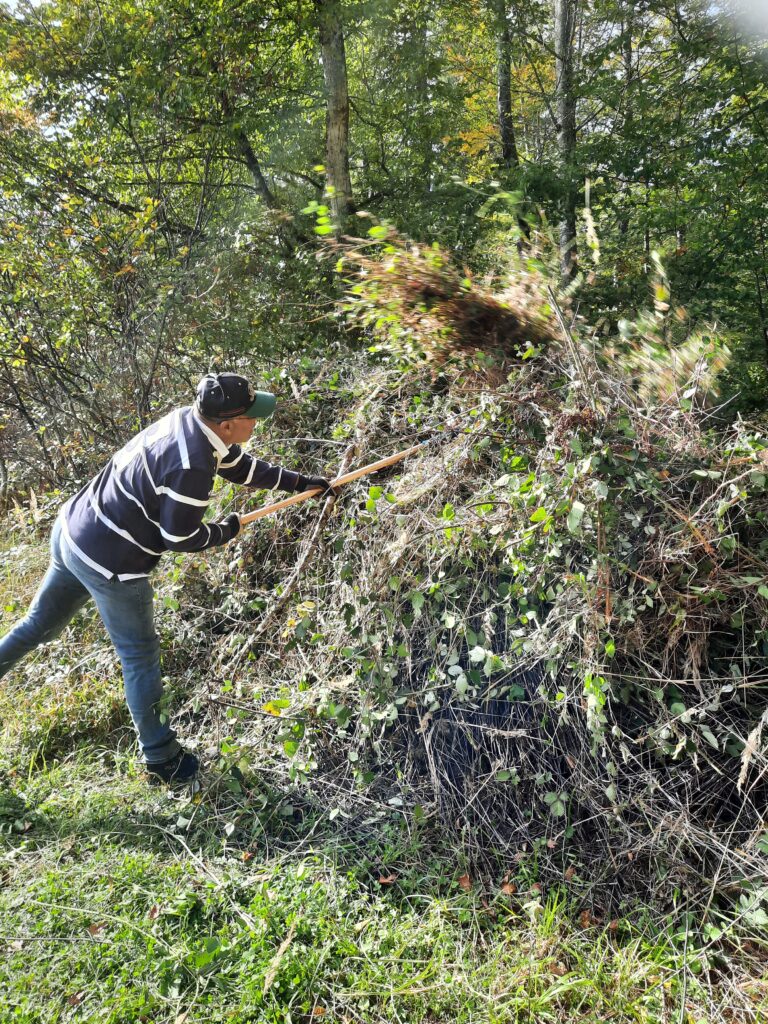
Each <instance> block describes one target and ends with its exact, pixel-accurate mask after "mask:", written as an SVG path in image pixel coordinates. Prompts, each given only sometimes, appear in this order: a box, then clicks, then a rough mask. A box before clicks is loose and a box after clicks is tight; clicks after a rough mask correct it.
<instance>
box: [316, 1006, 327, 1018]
mask: <svg viewBox="0 0 768 1024" xmlns="http://www.w3.org/2000/svg"><path fill="white" fill-rule="evenodd" d="M326 1012H327V1011H326V1009H325V1007H324V1006H316V1007H315V1008H314V1010H313V1011H312V1016H313V1017H324V1016H325V1014H326Z"/></svg>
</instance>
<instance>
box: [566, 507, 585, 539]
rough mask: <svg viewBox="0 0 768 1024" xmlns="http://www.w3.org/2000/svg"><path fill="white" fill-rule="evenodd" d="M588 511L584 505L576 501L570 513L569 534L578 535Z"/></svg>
mask: <svg viewBox="0 0 768 1024" xmlns="http://www.w3.org/2000/svg"><path fill="white" fill-rule="evenodd" d="M585 511H586V509H585V507H584V505H583V504H582V502H580V501H574V503H573V504H572V505H571V511H570V512H569V513H568V532H569V533H576V531H577V530H578V528H579V526H580V525H581V520H582V519H583V518H584V512H585Z"/></svg>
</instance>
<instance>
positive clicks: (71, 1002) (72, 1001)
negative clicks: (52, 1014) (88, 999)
mask: <svg viewBox="0 0 768 1024" xmlns="http://www.w3.org/2000/svg"><path fill="white" fill-rule="evenodd" d="M84 999H85V992H84V991H83V992H75V994H74V995H73V996H69V998H68V999H67V1005H68V1006H79V1005H80V1003H82V1001H83V1000H84Z"/></svg>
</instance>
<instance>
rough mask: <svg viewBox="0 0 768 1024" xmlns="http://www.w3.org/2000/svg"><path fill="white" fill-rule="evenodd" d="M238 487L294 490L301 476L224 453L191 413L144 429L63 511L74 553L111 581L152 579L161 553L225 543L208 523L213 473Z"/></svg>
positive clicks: (226, 534) (225, 535)
mask: <svg viewBox="0 0 768 1024" xmlns="http://www.w3.org/2000/svg"><path fill="white" fill-rule="evenodd" d="M217 474H218V475H219V476H222V477H224V478H225V479H226V480H231V481H232V482H233V483H236V484H245V485H249V486H251V487H265V488H269V489H273V488H275V487H279V488H280V489H281V490H286V491H295V490H297V489H300V481H301V476H300V474H299V473H295V472H293V471H291V470H287V469H282V468H281V467H280V466H272V465H270V464H269V463H268V462H263V461H261V460H260V459H254V458H252V457H251V456H250V455H247V454H246V453H245V452H244V451H242V450H241V448H240V446H239V445H237V444H234V445H232V446H231V447H229V448H228V447H227V446H226V445H225V444H224V442H223V441H222V440H221V439H220V438H219V437H217V435H216V434H215V433H214V432H213V431H212V430H211V429H210V428H209V427H208V426H207V425H206V424H205V423H203V421H202V420H201V419H200V417H199V416H198V415H197V413H196V411H195V410H194V408H192V407H188V408H184V409H176V410H174V412H172V413H169V414H168V415H167V416H164V417H163V418H162V419H161V420H158V421H157V423H153V424H152V426H150V427H147V429H146V430H143V431H142V432H141V433H140V434H137V435H136V437H134V438H133V439H132V440H131V441H129V442H128V444H127V445H125V447H124V448H121V449H120V451H119V452H117V453H116V454H115V455H113V456H112V458H111V459H110V460H109V462H108V463H107V465H106V466H105V467H104V468H103V469H102V470H101V472H100V473H99V474H98V475H97V476H96V477H94V479H93V480H92V481H91V482H90V483H89V484H88V485H87V486H85V487H84V488H83V489H82V490H81V491H80V492H79V493H78V494H76V495H75V496H74V497H73V498H70V500H69V501H68V502H67V503H66V505H65V506H64V509H63V517H62V518H63V528H64V535H65V537H66V539H67V541H68V543H69V545H70V546H71V548H72V550H73V551H74V552H75V554H76V555H77V556H78V557H79V558H81V559H82V560H83V561H84V562H85V563H86V564H87V565H89V566H90V567H91V568H92V569H96V570H97V572H100V573H102V575H104V576H106V577H107V578H110V579H111V578H112V577H114V576H116V577H117V578H118V579H119V580H129V579H135V578H137V577H140V576H147V575H148V574H149V572H150V571H151V570H152V569H153V568H154V567H155V566H156V565H157V563H158V561H159V559H160V555H161V554H162V553H163V552H164V551H202V550H203V549H205V548H210V547H215V546H216V545H219V544H226V542H227V541H228V540H231V539H232V537H231V528H230V527H229V526H228V525H224V524H219V523H204V522H203V516H204V514H205V510H206V508H207V507H208V505H209V504H210V500H211V497H210V495H211V489H212V487H213V480H214V477H215V476H216V475H217Z"/></svg>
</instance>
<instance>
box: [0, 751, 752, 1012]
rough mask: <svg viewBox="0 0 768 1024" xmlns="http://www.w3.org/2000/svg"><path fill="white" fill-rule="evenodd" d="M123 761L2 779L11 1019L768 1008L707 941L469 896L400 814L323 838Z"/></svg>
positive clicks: (476, 888) (565, 908) (550, 907)
mask: <svg viewBox="0 0 768 1024" xmlns="http://www.w3.org/2000/svg"><path fill="white" fill-rule="evenodd" d="M117 762H118V763H117V764H115V757H114V756H113V755H112V754H111V753H110V752H109V751H107V750H102V751H97V752H94V753H91V754H86V753H85V752H84V751H82V750H80V751H74V752H72V754H71V755H70V756H69V757H68V758H66V759H65V760H63V761H62V762H61V763H59V764H56V765H49V766H48V768H47V769H40V770H36V771H33V772H31V773H29V774H28V776H27V777H26V778H23V779H22V778H19V777H18V776H17V777H15V778H8V777H6V780H5V783H4V786H3V789H2V795H0V828H2V832H3V835H2V859H1V860H0V873H1V877H2V880H3V881H2V891H1V892H0V920H2V936H1V937H0V943H1V944H2V946H3V947H4V948H3V950H2V953H3V955H2V958H0V992H4V993H5V996H4V1003H3V1006H2V1008H0V1020H1V1021H3V1022H5V1021H23V1022H25V1024H26V1022H29V1024H32V1022H34V1024H38V1022H39V1024H49V1022H51V1024H52V1022H59V1021H69V1020H77V1021H105V1022H107V1021H108V1022H114V1024H118V1022H121V1024H122V1022H126V1021H153V1022H157V1024H159V1022H169V1024H175V1022H178V1021H179V1020H180V1019H181V1020H183V1021H188V1022H189V1024H192V1022H196V1021H199V1022H209V1021H229V1022H246V1021H254V1022H255V1021H264V1022H288V1021H293V1022H299V1021H311V1020H320V1019H322V1020H325V1021H334V1022H343V1021H393V1022H397V1021H408V1022H417V1021H425V1022H435V1021H446V1022H448V1021H456V1022H467V1024H469V1022H488V1024H502V1022H507V1021H519V1022H530V1024H533V1022H534V1021H535V1022H549V1021H570V1020H578V1021H584V1022H592V1021H594V1022H598V1021H605V1020H611V1021H628V1022H629V1021H632V1022H642V1024H644V1022H656V1021H659V1022H661V1021H666V1020H676V1021H677V1020H680V1021H686V1022H699V1021H702V1022H703V1021H710V1020H713V1019H716V1017H717V1015H722V1019H724V1020H747V1019H754V1020H760V1019H763V1016H761V1015H764V1014H765V1013H766V1012H768V1001H766V985H765V983H764V982H762V981H759V980H756V981H754V982H751V983H747V982H745V981H744V980H743V979H742V982H741V990H740V992H739V999H740V1001H741V1004H742V1005H741V1006H740V1007H736V1006H733V1005H732V998H733V997H732V993H733V991H734V989H733V987H732V986H728V987H726V988H724V987H723V986H722V984H721V983H720V987H719V988H718V983H714V984H713V979H714V978H716V977H717V971H716V970H715V969H714V967H710V968H708V969H707V970H705V971H702V964H703V962H704V960H703V957H702V956H701V955H700V954H698V953H696V951H695V949H694V948H693V943H689V945H688V948H687V949H686V947H685V944H684V943H683V942H681V941H680V940H679V937H678V938H677V939H676V938H675V937H674V935H672V934H670V933H664V932H658V931H657V932H656V933H655V934H653V933H652V931H651V930H650V929H649V928H648V927H647V926H646V928H645V930H642V929H641V928H640V926H639V923H638V924H633V923H632V920H631V919H630V920H625V921H622V923H621V925H620V926H618V927H617V925H616V924H615V923H614V924H613V925H611V926H597V925H594V924H592V923H591V922H589V923H588V927H586V928H582V927H580V925H579V922H578V916H577V914H576V913H575V909H576V906H577V903H576V902H574V901H572V900H571V899H570V898H569V896H568V894H567V892H566V891H565V887H564V889H563V890H562V891H558V892H553V893H550V894H549V895H542V894H539V893H537V892H536V891H535V890H534V891H531V892H529V893H526V894H522V895H519V896H514V897H510V896H508V895H505V894H503V893H501V892H500V891H497V892H496V893H494V892H493V890H492V888H486V889H485V890H484V889H483V887H482V886H481V885H480V884H479V883H473V885H472V888H471V889H470V890H467V889H465V887H464V886H465V885H466V884H467V883H466V880H463V882H462V875H463V874H464V866H463V865H459V864H456V863H455V862H454V861H453V860H452V855H451V852H450V850H449V849H442V850H441V849H440V846H439V842H438V841H437V840H435V837H434V836H433V837H429V838H430V841H429V842H427V837H418V836H414V834H413V833H412V832H409V831H408V830H407V829H406V828H404V826H402V825H401V824H398V821H397V819H396V818H392V819H390V820H384V821H382V822H381V823H380V824H379V825H377V827H376V829H375V830H371V828H370V826H365V825H364V824H362V823H360V824H358V825H356V824H355V823H350V822H346V823H341V824H340V823H339V819H336V820H335V821H334V822H329V821H328V820H327V817H326V816H325V815H322V814H320V815H319V816H313V815H312V814H310V813H302V810H301V808H300V807H299V805H298V804H296V803H294V804H292V805H286V804H285V802H284V800H282V798H281V796H280V793H279V790H278V789H271V788H268V787H265V786H263V785H262V784H260V782H259V779H258V776H256V775H255V776H254V777H253V778H252V779H250V780H249V779H246V780H244V788H243V787H239V786H238V785H236V784H234V783H233V781H232V779H231V778H230V777H229V776H227V775H224V776H218V775H217V774H216V773H215V772H213V773H209V774H208V776H207V779H206V785H205V786H204V788H203V790H202V791H201V792H200V793H198V794H196V795H191V794H189V793H185V794H169V793H167V792H166V791H164V790H162V789H156V788H154V787H150V786H149V785H148V784H147V783H146V782H145V781H144V779H143V778H142V777H141V775H140V774H139V773H138V772H137V771H136V767H137V766H136V763H135V762H134V761H133V760H132V759H131V758H130V757H118V758H117ZM230 787H231V788H230ZM238 788H240V790H241V791H240V792H239V793H238V792H236V790H237V789H238ZM233 790H234V791H233ZM393 875H394V876H396V877H395V878H394V880H392V881H387V882H386V883H382V881H381V879H382V878H385V879H390V878H391V877H392V876H393ZM583 923H585V922H583V921H582V924H583ZM683 1000H685V1005H684V1006H683V1003H682V1001H683ZM726 1009H728V1012H729V1013H730V1016H728V1015H726V1012H725V1011H726ZM185 1014H186V1016H184V1015H185Z"/></svg>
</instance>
